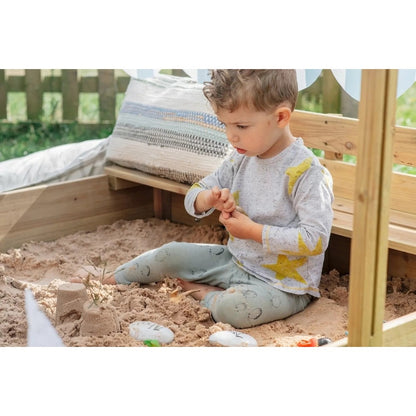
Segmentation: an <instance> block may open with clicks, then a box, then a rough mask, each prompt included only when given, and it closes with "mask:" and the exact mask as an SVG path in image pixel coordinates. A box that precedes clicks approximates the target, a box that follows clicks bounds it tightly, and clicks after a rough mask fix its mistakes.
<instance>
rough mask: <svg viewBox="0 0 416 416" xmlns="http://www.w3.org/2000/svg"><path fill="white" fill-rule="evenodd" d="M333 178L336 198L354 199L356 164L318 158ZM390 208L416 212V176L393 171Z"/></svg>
mask: <svg viewBox="0 0 416 416" xmlns="http://www.w3.org/2000/svg"><path fill="white" fill-rule="evenodd" d="M320 161H321V163H322V165H323V166H325V167H326V168H327V169H328V170H329V171H330V172H331V175H332V178H333V180H334V194H335V195H336V197H338V198H345V199H349V200H353V199H354V183H355V177H356V166H355V165H353V164H351V163H346V162H341V161H339V160H328V159H320ZM391 180H392V186H391V195H390V197H391V202H390V204H391V208H392V209H393V210H397V211H401V212H404V213H406V212H407V213H410V214H413V215H414V214H416V204H415V197H414V195H416V176H415V175H409V174H406V173H400V172H394V173H393V174H392V179H391Z"/></svg>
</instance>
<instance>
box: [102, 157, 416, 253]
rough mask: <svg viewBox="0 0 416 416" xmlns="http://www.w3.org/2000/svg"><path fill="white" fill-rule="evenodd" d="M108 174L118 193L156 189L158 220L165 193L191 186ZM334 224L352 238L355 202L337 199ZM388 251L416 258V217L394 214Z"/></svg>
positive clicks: (123, 172) (120, 170)
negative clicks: (142, 187) (140, 187)
mask: <svg viewBox="0 0 416 416" xmlns="http://www.w3.org/2000/svg"><path fill="white" fill-rule="evenodd" d="M105 173H106V174H107V175H108V177H109V183H110V186H111V188H112V189H114V190H119V189H124V188H127V187H131V186H136V184H141V185H147V186H150V187H153V197H154V199H153V203H154V212H155V216H156V217H159V218H168V219H170V218H169V216H167V215H164V213H166V212H167V211H166V210H167V208H168V207H166V204H169V201H168V200H167V198H168V195H167V194H166V193H165V192H163V191H168V192H172V193H174V194H180V195H185V194H186V192H187V191H188V189H189V185H185V184H183V183H178V182H175V181H172V180H170V179H164V178H160V177H157V176H153V175H149V174H147V173H144V172H140V171H137V170H134V169H128V168H124V167H121V166H116V165H114V166H107V167H106V168H105ZM333 209H334V220H333V225H332V233H333V234H336V235H340V236H343V237H348V238H351V237H352V229H353V219H354V201H352V200H350V199H346V198H341V197H337V196H336V197H335V200H334V204H333ZM389 248H391V249H394V250H397V251H401V252H403V253H409V254H415V255H416V215H413V214H409V213H405V212H401V211H397V210H391V214H390V224H389Z"/></svg>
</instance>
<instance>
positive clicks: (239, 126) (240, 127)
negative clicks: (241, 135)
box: [237, 124, 248, 130]
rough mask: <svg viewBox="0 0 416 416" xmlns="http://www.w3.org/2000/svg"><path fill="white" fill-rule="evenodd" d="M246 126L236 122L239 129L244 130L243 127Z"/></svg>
mask: <svg viewBox="0 0 416 416" xmlns="http://www.w3.org/2000/svg"><path fill="white" fill-rule="evenodd" d="M247 127H248V126H243V125H241V124H238V125H237V128H239V129H241V130H244V129H246V128H247Z"/></svg>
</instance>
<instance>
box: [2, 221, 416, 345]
mask: <svg viewBox="0 0 416 416" xmlns="http://www.w3.org/2000/svg"><path fill="white" fill-rule="evenodd" d="M174 240H175V241H188V242H201V243H217V244H224V243H226V240H227V234H226V232H225V231H224V230H223V228H222V227H220V226H217V227H213V226H199V227H190V226H186V225H181V224H174V223H171V222H169V221H163V220H158V219H154V218H152V219H144V220H135V221H117V222H116V223H114V224H112V225H106V226H101V227H98V229H97V230H96V231H95V232H78V233H75V234H72V235H69V236H66V237H63V238H60V239H58V240H56V241H53V242H27V243H25V244H24V245H23V246H22V247H20V248H19V249H11V250H8V251H7V252H5V253H0V264H1V265H0V346H8V347H11V346H25V345H26V344H27V338H26V332H27V323H26V316H25V308H24V289H25V288H26V287H28V288H30V289H31V290H32V292H33V294H34V296H35V298H36V300H37V302H38V303H39V305H40V307H41V309H42V310H43V311H44V312H45V314H46V315H47V316H48V318H49V319H50V321H51V323H52V324H53V325H54V326H55V328H56V329H57V331H58V333H59V335H60V336H61V338H62V339H63V341H64V343H65V345H66V346H82V347H85V346H112V347H116V346H130V347H132V346H135V347H136V346H137V347H140V346H145V345H144V344H143V342H141V341H137V340H135V339H133V338H132V337H131V336H130V335H129V324H130V323H132V322H134V321H152V322H155V323H157V324H159V325H163V326H165V327H168V328H170V329H171V330H172V331H173V333H174V335H175V339H174V341H173V342H172V343H171V344H169V346H174V347H179V346H187V347H188V346H198V347H201V346H210V344H209V342H208V338H209V336H210V335H211V334H212V333H214V332H217V331H220V330H224V329H225V330H233V329H234V328H232V327H231V326H230V325H228V324H223V323H215V322H214V321H213V320H212V319H211V317H210V314H209V311H208V310H207V309H206V308H203V307H202V306H200V304H199V302H198V301H196V300H194V299H193V298H192V297H190V296H181V292H180V288H179V287H178V285H177V282H176V279H173V278H170V277H169V276H166V278H165V279H164V280H163V281H161V282H159V283H157V284H152V285H139V284H137V283H135V284H132V285H130V286H123V285H117V286H109V285H102V284H101V283H100V282H99V281H89V282H86V295H85V293H84V295H82V296H86V297H85V298H84V297H82V304H81V305H82V307H80V306H78V309H79V308H81V310H80V312H79V313H67V314H66V315H63V317H60V319H57V298H58V291H59V288H60V287H62V285H65V284H68V282H69V281H70V279H71V278H72V277H74V276H75V275H76V272H77V271H78V270H79V268H80V267H84V266H85V265H92V266H94V267H97V268H104V269H105V270H107V271H111V270H114V269H115V268H116V267H117V266H118V265H120V264H121V263H124V262H126V261H128V260H130V259H132V258H134V257H135V256H137V255H138V254H140V253H142V252H144V251H147V250H149V249H152V248H155V247H158V246H160V245H162V244H165V243H167V242H169V241H174ZM78 289H79V288H77V290H78ZM387 289H388V290H387V292H388V293H387V301H386V312H385V320H386V321H388V320H391V319H394V318H397V317H399V316H402V315H405V314H407V313H410V312H412V311H414V310H415V309H416V294H415V293H416V286H415V283H414V282H412V281H407V280H405V279H399V278H395V279H390V280H389V281H388V288H387ZM320 290H321V295H322V297H321V298H320V299H318V300H316V301H313V302H312V303H311V304H310V305H309V306H308V307H307V308H306V309H305V310H304V311H303V312H301V313H298V314H296V315H294V316H292V317H290V318H288V319H285V320H281V321H275V322H272V323H269V324H264V325H261V326H258V327H254V328H250V329H244V330H241V332H244V333H247V334H249V335H251V336H252V337H254V338H255V339H256V340H257V342H258V345H259V346H278V347H280V346H285V347H288V346H296V343H297V342H298V341H300V340H302V339H309V338H311V337H318V338H319V337H327V338H330V339H331V340H332V341H336V340H338V339H341V338H343V337H345V334H346V330H347V308H348V276H340V275H339V274H338V273H337V271H335V270H334V271H332V272H330V273H329V274H326V275H323V276H322V281H321V287H320ZM80 293H81V292H80ZM80 296H81V295H80ZM82 308H83V310H84V312H83V310H82ZM61 309H62V305H60V304H58V315H59V314H60V311H61ZM104 313H107V314H108V316H109V317H110V318H105V319H102V316H101V315H102V314H104ZM87 314H88V315H89V316H90V317H89V318H88V317H87ZM100 314H101V315H100ZM88 319H89V320H88ZM91 319H92V321H91ZM100 319H101V320H100ZM109 320H110V321H111V325H108V322H109ZM100 322H101V323H100ZM103 325H107V326H106V328H105V329H104V327H103ZM107 327H108V328H110V329H108V328H107Z"/></svg>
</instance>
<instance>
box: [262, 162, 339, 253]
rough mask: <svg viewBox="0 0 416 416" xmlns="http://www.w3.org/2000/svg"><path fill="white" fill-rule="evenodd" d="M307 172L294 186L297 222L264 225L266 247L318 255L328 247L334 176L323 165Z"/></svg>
mask: <svg viewBox="0 0 416 416" xmlns="http://www.w3.org/2000/svg"><path fill="white" fill-rule="evenodd" d="M308 173H309V174H307V175H304V177H302V178H301V180H300V183H298V184H297V187H296V189H294V190H293V204H294V207H295V210H296V212H297V215H298V218H299V222H298V225H297V226H296V227H277V226H271V225H265V226H264V227H263V231H262V243H263V246H264V247H265V248H266V249H267V251H269V252H278V253H282V254H286V255H293V256H315V255H319V254H322V253H323V252H324V251H325V250H326V248H327V246H328V243H329V237H330V235H331V228H332V218H333V211H332V202H333V192H332V178H331V176H330V174H329V173H328V172H327V171H326V170H325V169H322V168H320V167H315V168H313V169H310V172H308Z"/></svg>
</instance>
